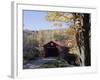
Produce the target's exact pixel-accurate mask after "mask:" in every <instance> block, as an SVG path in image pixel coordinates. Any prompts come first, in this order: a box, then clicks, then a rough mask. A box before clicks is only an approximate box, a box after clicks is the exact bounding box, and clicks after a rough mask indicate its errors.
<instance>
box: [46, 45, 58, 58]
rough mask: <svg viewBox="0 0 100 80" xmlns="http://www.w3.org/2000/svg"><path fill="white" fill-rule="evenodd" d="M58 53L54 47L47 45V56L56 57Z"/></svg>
mask: <svg viewBox="0 0 100 80" xmlns="http://www.w3.org/2000/svg"><path fill="white" fill-rule="evenodd" d="M58 55H59V53H58V49H57V48H56V47H54V46H53V47H47V57H57V56H58Z"/></svg>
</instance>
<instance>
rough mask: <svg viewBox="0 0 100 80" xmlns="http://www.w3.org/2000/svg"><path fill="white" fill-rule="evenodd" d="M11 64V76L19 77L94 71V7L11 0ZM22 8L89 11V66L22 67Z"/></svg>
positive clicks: (76, 11) (75, 11) (74, 11)
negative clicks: (15, 0) (12, 0)
mask: <svg viewBox="0 0 100 80" xmlns="http://www.w3.org/2000/svg"><path fill="white" fill-rule="evenodd" d="M11 8H12V11H11V13H12V30H11V31H12V35H11V36H12V54H11V58H12V62H11V63H12V64H11V76H12V77H13V78H18V77H19V78H20V77H34V78H38V77H45V76H48V77H52V76H56V75H57V76H60V75H67V74H77V73H92V72H96V69H97V68H96V65H97V64H96V62H97V61H96V53H95V46H94V45H95V44H94V43H93V42H94V41H95V38H94V36H95V35H94V32H95V29H93V27H95V26H96V8H87V7H75V6H59V5H40V4H31V3H28V4H27V3H18V2H12V6H11ZM23 10H36V11H60V12H69V13H70V12H73V13H89V14H90V15H91V18H90V19H91V66H82V67H64V68H43V69H25V70H24V69H23Z"/></svg>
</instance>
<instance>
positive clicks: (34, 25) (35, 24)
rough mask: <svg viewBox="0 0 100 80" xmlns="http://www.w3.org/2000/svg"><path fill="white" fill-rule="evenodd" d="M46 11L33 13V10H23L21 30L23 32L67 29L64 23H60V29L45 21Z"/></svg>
mask: <svg viewBox="0 0 100 80" xmlns="http://www.w3.org/2000/svg"><path fill="white" fill-rule="evenodd" d="M46 16H47V11H34V10H24V11H23V27H24V28H23V29H24V30H31V31H32V30H33V31H39V30H54V29H62V28H64V29H65V28H68V27H69V25H68V24H67V23H65V22H60V23H61V24H62V27H59V26H53V23H54V22H49V21H46V19H45V17H46Z"/></svg>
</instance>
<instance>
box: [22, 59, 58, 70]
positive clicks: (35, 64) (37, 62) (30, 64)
mask: <svg viewBox="0 0 100 80" xmlns="http://www.w3.org/2000/svg"><path fill="white" fill-rule="evenodd" d="M53 60H56V58H42V59H38V60H35V61H34V60H32V61H30V62H28V63H27V64H25V65H24V66H23V68H24V69H34V68H39V67H40V66H41V65H43V64H45V63H47V62H49V61H53Z"/></svg>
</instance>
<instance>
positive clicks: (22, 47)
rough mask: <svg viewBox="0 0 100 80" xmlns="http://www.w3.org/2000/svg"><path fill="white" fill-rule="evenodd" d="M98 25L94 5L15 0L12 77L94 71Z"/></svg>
mask: <svg viewBox="0 0 100 80" xmlns="http://www.w3.org/2000/svg"><path fill="white" fill-rule="evenodd" d="M95 26H96V9H95V8H85V7H73V6H72V7H70V6H57V5H38V4H27V3H16V2H13V3H12V74H11V75H12V77H45V76H50V77H52V76H55V75H57V76H58V75H67V74H72V73H74V74H76V73H88V72H89V73H90V72H95V71H96V53H95V47H94V45H95V44H93V41H94V33H93V30H92V28H93V27H95ZM94 31H95V29H94Z"/></svg>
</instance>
